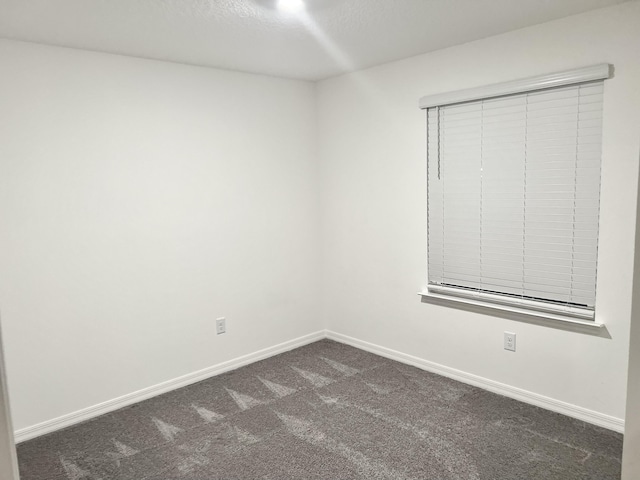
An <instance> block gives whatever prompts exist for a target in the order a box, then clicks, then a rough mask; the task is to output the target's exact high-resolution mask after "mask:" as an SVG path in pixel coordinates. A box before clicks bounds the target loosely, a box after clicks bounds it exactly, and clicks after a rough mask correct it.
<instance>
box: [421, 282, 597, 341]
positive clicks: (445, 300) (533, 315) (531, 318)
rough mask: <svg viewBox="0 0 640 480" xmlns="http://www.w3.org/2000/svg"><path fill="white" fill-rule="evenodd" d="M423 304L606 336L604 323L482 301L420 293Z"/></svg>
mask: <svg viewBox="0 0 640 480" xmlns="http://www.w3.org/2000/svg"><path fill="white" fill-rule="evenodd" d="M418 295H420V296H421V297H422V301H423V302H424V303H431V304H435V305H441V306H449V307H457V308H462V309H465V310H471V311H474V312H477V313H484V314H490V315H495V316H500V317H503V318H508V319H511V320H518V321H524V322H529V323H537V324H544V325H546V326H551V327H555V328H562V329H565V330H579V331H584V332H586V333H591V334H595V335H599V336H607V335H606V334H605V332H606V327H605V325H604V323H601V322H597V321H594V320H580V319H576V318H570V317H564V316H562V315H557V314H553V313H547V312H536V311H534V310H528V309H526V308H517V307H513V306H506V305H498V304H495V305H494V304H489V303H486V302H482V301H475V300H472V299H467V298H457V297H452V296H449V295H440V294H437V293H433V292H420V293H418Z"/></svg>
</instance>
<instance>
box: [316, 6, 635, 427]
mask: <svg viewBox="0 0 640 480" xmlns="http://www.w3.org/2000/svg"><path fill="white" fill-rule="evenodd" d="M638 25H640V3H638V2H632V3H629V4H624V5H621V6H619V7H613V8H609V9H603V10H598V11H594V12H591V13H587V14H583V15H579V16H574V17H569V18H566V19H562V20H559V21H554V22H551V23H547V24H543V25H539V26H535V27H532V28H527V29H523V30H518V31H515V32H511V33H508V34H504V35H500V36H496V37H491V38H487V39H484V40H480V41H476V42H473V43H469V44H465V45H461V46H457V47H453V48H449V49H446V50H441V51H437V52H434V53H430V54H426V55H421V56H418V57H414V58H410V59H407V60H403V61H399V62H395V63H390V64H386V65H383V66H380V67H376V68H372V69H368V70H365V71H362V72H358V73H355V74H351V75H345V76H341V77H338V78H333V79H329V80H326V81H323V82H321V83H320V84H319V87H318V94H319V98H318V105H319V136H320V137H319V141H320V162H321V179H322V184H321V192H322V227H323V238H322V240H323V254H322V266H323V273H322V275H323V292H322V293H323V298H324V303H323V305H324V308H323V315H324V319H325V321H326V323H327V327H328V328H329V329H330V330H334V331H337V332H339V333H341V334H344V335H348V336H352V337H355V338H357V339H361V340H365V341H368V342H371V343H374V344H377V345H381V346H384V347H387V348H390V349H394V350H398V351H400V352H403V353H406V354H411V355H414V356H417V357H420V358H422V359H426V360H428V361H432V362H436V363H438V364H442V365H445V366H447V367H451V368H455V369H459V370H462V371H464V372H467V373H472V374H475V375H479V376H481V377H484V378H487V379H490V380H493V381H497V382H502V383H505V384H507V385H511V386H514V387H518V388H521V389H525V390H528V391H531V392H535V393H537V394H540V395H544V396H547V397H551V398H552V399H556V400H560V401H563V402H567V403H569V404H571V405H575V406H578V407H582V408H586V409H590V410H593V411H595V412H598V413H600V414H605V415H610V416H613V417H615V418H617V419H621V418H624V413H625V388H626V374H627V370H626V367H627V355H628V351H629V321H630V308H631V286H632V273H633V254H634V232H635V230H634V226H635V209H636V193H637V179H638V155H637V152H638V143H639V132H640V88H639V86H640V62H638V52H639V51H640V28H638ZM601 62H609V63H612V64H614V66H615V77H614V78H613V79H611V80H609V81H607V83H606V93H605V112H604V115H605V127H604V140H603V141H604V146H603V148H604V152H603V168H602V203H601V223H600V229H601V235H600V244H599V260H600V262H599V268H598V286H597V288H598V293H597V318H598V320H600V321H603V322H605V323H606V325H607V328H608V331H609V333H610V336H611V339H605V338H600V337H595V336H590V335H585V334H580V333H576V332H571V331H564V330H558V329H553V328H548V327H543V326H539V325H533V324H528V323H521V322H515V321H512V320H506V319H502V318H496V317H492V316H487V315H480V314H477V313H471V312H467V311H462V310H457V309H452V308H447V307H442V306H435V305H429V304H423V303H421V302H420V299H419V297H418V296H417V295H416V293H417V292H418V291H420V290H421V289H422V288H423V287H424V285H425V283H426V247H425V244H426V198H425V197H426V192H425V188H426V185H425V184H426V180H425V155H426V154H425V151H426V148H425V120H424V116H425V115H424V113H423V112H421V111H420V110H419V109H418V99H419V98H420V97H421V96H423V95H429V94H435V93H440V92H447V91H451V90H457V89H463V88H470V87H475V86H480V85H485V84H490V83H495V82H502V81H508V80H514V79H518V78H522V77H528V76H534V75H540V74H545V73H551V72H554V71H561V70H565V69H571V68H575V67H580V66H587V65H591V64H596V63H601ZM505 330H509V331H513V332H516V333H517V335H518V352H517V353H515V354H512V353H509V352H505V351H504V350H503V348H502V335H503V331H505Z"/></svg>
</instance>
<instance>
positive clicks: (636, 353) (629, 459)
mask: <svg viewBox="0 0 640 480" xmlns="http://www.w3.org/2000/svg"><path fill="white" fill-rule="evenodd" d="M638 215H640V197H638V205H637V208H636V246H635V247H636V255H635V259H634V263H635V265H634V269H633V270H634V275H633V297H632V307H631V338H630V342H629V346H630V347H629V375H628V381H627V407H626V408H627V415H626V422H625V433H624V449H623V452H622V480H636V479H637V478H640V218H638Z"/></svg>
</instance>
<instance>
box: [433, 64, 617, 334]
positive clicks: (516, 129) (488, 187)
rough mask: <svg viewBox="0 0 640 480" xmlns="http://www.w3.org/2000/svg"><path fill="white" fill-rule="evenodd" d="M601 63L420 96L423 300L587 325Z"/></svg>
mask: <svg viewBox="0 0 640 480" xmlns="http://www.w3.org/2000/svg"><path fill="white" fill-rule="evenodd" d="M609 70H610V69H609V65H598V66H595V67H589V68H585V69H580V70H575V71H571V72H564V73H560V74H554V75H549V76H545V77H539V78H535V79H530V80H524V81H516V82H512V83H508V84H502V85H494V86H489V87H483V88H480V89H476V90H475V91H474V90H468V91H462V92H454V93H450V94H444V95H436V96H432V97H424V98H423V99H421V107H422V108H424V109H426V110H427V145H428V148H427V157H428V158H427V190H428V192H427V203H428V209H427V211H428V214H427V215H428V218H427V224H428V235H427V240H428V241H427V244H428V266H427V271H428V287H427V291H426V292H425V293H424V294H423V295H426V296H431V297H437V298H446V299H454V300H457V301H463V302H466V303H475V304H482V305H489V306H493V307H495V308H501V309H508V310H512V311H518V312H524V313H529V314H534V315H539V316H544V317H550V318H557V319H574V321H576V320H577V321H589V322H593V320H594V314H595V299H596V267H597V249H598V216H599V200H600V159H601V150H602V148H601V143H602V99H603V87H604V85H603V83H604V79H605V78H608V76H609Z"/></svg>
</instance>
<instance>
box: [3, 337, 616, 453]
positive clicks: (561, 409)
mask: <svg viewBox="0 0 640 480" xmlns="http://www.w3.org/2000/svg"><path fill="white" fill-rule="evenodd" d="M323 338H328V339H331V340H335V341H336V342H340V343H344V344H347V345H351V346H353V347H356V348H360V349H361V350H366V351H367V352H371V353H375V354H376V355H380V356H381V357H386V358H389V359H391V360H396V361H398V362H401V363H405V364H407V365H413V366H415V367H418V368H420V369H422V370H426V371H429V372H433V373H436V374H438V375H442V376H444V377H449V378H452V379H454V380H458V381H460V382H463V383H467V384H469V385H473V386H476V387H479V388H482V389H485V390H488V391H490V392H494V393H497V394H499V395H503V396H505V397H509V398H513V399H515V400H519V401H521V402H525V403H529V404H532V405H536V406H538V407H541V408H545V409H547V410H551V411H553V412H557V413H561V414H563V415H567V416H569V417H573V418H577V419H579V420H583V421H585V422H588V423H591V424H594V425H598V426H601V427H604V428H608V429H610V430H614V431H616V432H620V433H623V432H624V420H623V419H621V418H616V417H612V416H609V415H605V414H603V413H599V412H594V411H593V410H588V409H586V408H583V407H579V406H577V405H572V404H570V403H566V402H562V401H560V400H555V399H553V398H549V397H545V396H543V395H539V394H537V393H533V392H529V391H527V390H522V389H520V388H516V387H512V386H510V385H505V384H503V383H499V382H496V381H494V380H489V379H487V378H483V377H480V376H478V375H473V374H471V373H467V372H463V371H461V370H456V369H454V368H450V367H445V366H444V365H439V364H437V363H434V362H430V361H428V360H424V359H422V358H418V357H415V356H413V355H408V354H406V353H402V352H398V351H396V350H392V349H390V348H386V347H382V346H380V345H375V344H373V343H369V342H365V341H363V340H358V339H356V338H353V337H349V336H347V335H342V334H340V333H337V332H333V331H319V332H315V333H312V334H309V335H305V336H303V337H299V338H296V339H293V340H290V341H288V342H284V343H281V344H279V345H275V346H273V347H269V348H265V349H263V350H259V351H257V352H254V353H250V354H248V355H243V356H241V357H238V358H235V359H233V360H229V361H226V362H222V363H219V364H217V365H213V366H211V367H208V368H205V369H203V370H199V371H197V372H193V373H189V374H187V375H183V376H181V377H178V378H175V379H173V380H168V381H166V382H162V383H159V384H157V385H154V386H151V387H148V388H144V389H142V390H138V391H137V392H133V393H129V394H127V395H123V396H122V397H118V398H114V399H113V400H108V401H106V402H103V403H99V404H97V405H94V406H91V407H88V408H84V409H82V410H78V411H77V412H73V413H69V414H67V415H63V416H61V417H58V418H54V419H52V420H48V421H46V422H42V423H39V424H36V425H33V426H30V427H26V428H22V429H20V430H17V431H16V432H15V441H16V443H20V442H24V441H26V440H30V439H32V438H36V437H39V436H41V435H45V434H47V433H51V432H55V431H56V430H60V429H62V428H65V427H69V426H71V425H75V424H77V423H80V422H84V421H86V420H90V419H92V418H95V417H98V416H100V415H104V414H105V413H109V412H112V411H114V410H118V409H120V408H123V407H127V406H129V405H133V404H134V403H138V402H141V401H143V400H147V399H149V398H152V397H155V396H158V395H161V394H163V393H167V392H170V391H172V390H176V389H178V388H182V387H185V386H187V385H191V384H192V383H196V382H200V381H202V380H206V379H207V378H210V377H213V376H215V375H220V374H221V373H224V372H228V371H230V370H235V369H236V368H240V367H243V366H245V365H248V364H250V363H254V362H257V361H259V360H264V359H265V358H269V357H272V356H274V355H278V354H280V353H284V352H287V351H289V350H293V349H294V348H298V347H302V346H304V345H307V344H309V343H313V342H316V341H318V340H322V339H323Z"/></svg>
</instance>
